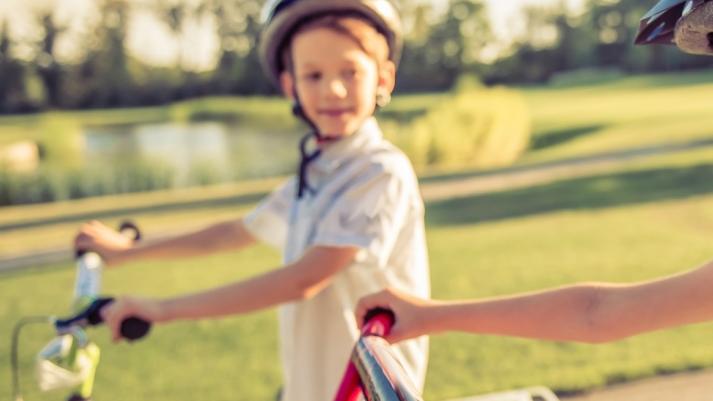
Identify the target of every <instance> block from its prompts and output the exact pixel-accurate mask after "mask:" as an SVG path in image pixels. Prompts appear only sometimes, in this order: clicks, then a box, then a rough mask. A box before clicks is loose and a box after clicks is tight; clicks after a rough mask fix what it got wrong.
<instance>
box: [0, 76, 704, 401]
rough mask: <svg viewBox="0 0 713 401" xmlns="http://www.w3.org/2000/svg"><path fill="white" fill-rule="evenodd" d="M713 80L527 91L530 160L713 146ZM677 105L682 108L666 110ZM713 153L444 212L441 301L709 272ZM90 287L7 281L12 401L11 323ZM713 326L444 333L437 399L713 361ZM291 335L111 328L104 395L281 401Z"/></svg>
mask: <svg viewBox="0 0 713 401" xmlns="http://www.w3.org/2000/svg"><path fill="white" fill-rule="evenodd" d="M710 77H711V76H710V75H706V74H700V75H695V76H691V75H685V76H676V77H644V78H629V79H624V80H617V81H612V82H609V83H602V84H601V85H598V86H596V87H595V86H592V87H568V88H557V89H550V90H547V89H528V90H526V91H525V93H526V96H527V98H528V99H529V101H530V104H531V107H532V114H533V119H534V123H535V128H536V135H535V144H537V146H536V147H535V148H534V149H533V150H532V151H531V153H530V154H529V155H528V156H527V157H526V159H525V160H524V162H526V163H527V162H537V161H544V160H556V159H559V158H566V157H576V156H581V155H585V154H590V153H595V152H599V151H612V150H619V149H622V148H628V147H632V146H644V145H647V144H655V143H662V142H677V141H689V140H693V139H702V138H710V137H712V136H713V132H712V131H711V129H710V127H713V124H711V122H713V121H710V118H709V117H708V116H706V114H710V112H709V110H710V99H711V98H713V97H712V96H713V87H712V86H711V85H710V84H707V83H706V80H708V82H710ZM681 97H682V99H683V100H681V101H673V102H671V100H672V99H677V98H681ZM433 99H435V98H432V97H429V96H425V97H413V98H410V99H408V101H407V102H406V103H402V105H401V106H399V107H402V108H403V109H402V110H401V112H403V110H416V109H419V108H423V107H425V106H424V105H425V104H428V102H430V101H433ZM637 99H638V100H637ZM666 99H668V100H669V103H670V105H669V106H670V107H664V106H662V105H660V102H661V101H663V100H666ZM706 99H708V102H707V103H706V102H705V100H706ZM408 102H411V103H410V104H409V103H408ZM644 106H646V107H644ZM706 110H708V112H707V113H706V112H704V111H706ZM687 116H688V117H687ZM712 160H713V149H711V148H700V149H695V150H689V151H686V152H680V153H676V154H669V155H660V156H655V157H650V158H647V159H642V160H639V161H635V162H631V163H627V164H626V165H623V166H621V167H620V168H619V169H617V170H615V171H610V172H607V173H599V174H593V175H588V176H583V177H578V178H572V179H567V180H563V181H558V182H554V183H549V184H542V185H536V186H532V187H526V188H520V189H514V190H509V191H503V192H498V193H491V194H484V195H478V196H471V197H465V198H459V199H451V200H447V201H442V202H437V203H430V204H428V205H427V230H428V244H429V252H430V259H431V271H432V280H433V294H434V297H437V298H446V299H455V298H461V297H485V296H493V295H503V294H510V293H514V292H521V291H529V290H536V289H542V288H546V287H552V286H558V285H562V284H567V283H571V282H574V281H582V280H584V281H593V280H611V281H617V282H630V281H634V280H642V279H647V278H652V277H657V276H660V275H664V274H670V273H674V272H678V271H681V270H684V269H688V268H691V267H694V266H696V265H698V264H701V263H703V262H705V261H706V260H707V259H709V258H710V257H711V254H712V253H713V248H712V247H711V241H710V238H711V233H713V180H711V177H713V162H712ZM273 184H274V183H273V182H258V183H248V184H244V185H242V186H235V187H222V188H213V189H201V191H198V192H196V193H190V192H180V193H176V192H164V193H156V194H144V195H132V196H121V197H109V198H102V199H93V200H83V201H77V202H68V203H64V204H59V205H35V206H28V207H17V208H3V209H0V226H2V227H4V228H3V229H0V243H4V244H7V245H3V246H4V248H0V253H2V252H5V253H7V252H12V251H13V250H17V249H22V247H30V246H32V247H39V246H44V245H48V244H54V245H56V244H63V243H66V242H65V241H68V240H69V239H70V237H71V235H72V233H73V232H74V231H75V230H76V227H77V225H78V224H79V223H80V222H81V221H83V220H84V219H86V218H89V217H92V216H96V217H100V218H102V219H103V220H106V221H109V222H111V223H113V222H115V221H118V220H120V219H121V218H123V217H133V218H135V219H136V220H137V221H138V222H139V223H140V224H141V225H143V226H144V227H146V230H147V231H148V232H149V233H156V234H160V233H162V232H166V231H172V230H177V229H182V228H188V227H193V226H195V225H199V224H205V223H207V222H209V221H212V220H215V219H222V218H229V217H232V216H237V215H240V213H241V212H242V211H244V210H246V209H247V208H249V207H251V205H253V204H254V201H255V199H257V198H258V195H260V194H263V193H265V191H266V190H267V189H268V188H269V187H271V186H272V185H273ZM13 227H14V228H13ZM28 249H30V248H28ZM277 263H279V256H278V255H277V254H276V253H275V252H273V251H272V250H270V249H268V248H265V247H258V248H256V249H252V250H249V251H246V252H244V253H238V254H225V255H216V256H213V257H210V258H205V259H196V260H190V261H176V262H162V263H137V264H133V265H130V266H126V268H122V269H116V270H110V271H108V272H106V274H105V280H104V281H105V284H104V289H105V291H106V292H107V293H111V294H122V293H135V294H143V295H148V296H165V295H170V294H176V293H181V292H184V291H192V290H196V289H199V288H206V287H210V286H214V285H219V284H222V283H225V282H226V281H230V280H237V279H240V278H244V277H247V276H250V275H253V274H256V273H258V272H261V271H264V270H265V269H268V268H270V267H273V266H275V265H276V264H277ZM73 280H74V271H73V268H72V266H71V265H70V264H62V265H57V266H51V267H44V268H39V267H38V268H36V269H30V270H25V271H20V272H12V273H5V274H2V275H0V360H2V361H3V362H0V383H2V384H0V399H9V398H10V386H9V383H10V380H9V379H10V376H9V364H8V363H7V362H5V361H8V360H9V338H10V330H11V327H12V325H13V324H14V322H15V321H17V319H18V318H19V317H20V316H23V315H34V314H44V313H55V314H61V313H63V312H65V311H66V310H68V305H69V302H70V296H71V291H72V286H73ZM26 330H27V331H26V336H24V337H23V342H22V344H21V355H20V356H21V360H22V374H23V385H24V388H26V389H27V391H26V397H25V398H26V399H27V400H28V401H33V400H56V399H58V398H60V397H63V394H61V393H48V394H41V393H39V392H38V391H37V390H36V389H34V386H33V384H32V359H33V357H34V353H35V352H36V351H37V350H38V349H39V348H40V347H41V346H42V345H43V344H44V342H46V341H47V340H48V335H49V331H48V330H47V329H45V328H42V327H32V328H28V329H26ZM711 330H713V324H702V325H695V326H689V327H685V328H679V329H674V330H667V331H661V332H656V333H652V334H647V335H642V336H638V337H635V338H632V339H628V340H624V341H619V342H616V343H613V344H608V345H596V346H595V345H579V344H569V343H557V342H542V341H532V340H523V339H514V338H497V337H494V336H465V335H457V334H454V335H444V336H438V337H434V338H433V341H432V348H431V351H432V352H431V363H430V368H429V375H428V380H427V385H426V392H425V395H424V396H425V399H426V400H428V401H439V400H445V399H448V398H453V397H460V396H466V395H471V394H476V393H483V392H488V391H494V390H502V389H508V388H512V387H518V386H530V385H538V384H543V385H547V386H550V387H552V388H554V389H556V390H558V391H560V392H561V393H568V392H573V391H579V390H582V389H590V388H594V387H599V386H603V385H606V384H609V383H617V382H621V381H625V380H629V379H632V378H637V377H643V376H649V375H653V374H656V373H662V372H671V371H680V370H686V369H697V368H703V367H713V342H711V341H710V338H711ZM276 332H277V327H276V316H275V313H274V311H272V310H270V311H266V312H261V313H256V314H253V315H249V316H244V317H235V318H230V319H225V320H220V321H205V322H198V323H195V322H194V323H177V324H173V325H170V326H165V327H158V328H156V329H155V330H154V331H153V332H152V335H151V337H150V338H148V339H147V340H145V341H143V342H139V343H137V344H134V345H127V344H121V345H118V346H115V345H112V344H110V343H109V340H108V334H107V333H106V331H104V330H96V331H94V332H93V335H94V337H95V338H96V340H97V342H98V343H99V344H100V346H101V347H102V350H103V355H102V359H103V361H102V364H101V366H100V370H99V374H98V379H97V385H96V394H95V396H96V397H95V398H96V399H99V400H102V401H114V400H116V401H119V400H122V401H123V400H127V399H135V400H152V401H162V400H166V401H169V400H170V401H180V400H196V399H210V400H246V401H247V400H251V401H269V400H273V399H274V398H275V394H276V392H277V389H278V388H279V385H280V376H279V361H278V355H277V335H276Z"/></svg>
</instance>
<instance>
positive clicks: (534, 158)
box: [522, 71, 713, 163]
mask: <svg viewBox="0 0 713 401" xmlns="http://www.w3.org/2000/svg"><path fill="white" fill-rule="evenodd" d="M524 94H525V98H526V99H527V101H528V103H529V105H530V110H531V115H532V117H533V125H534V132H533V142H532V144H531V149H530V151H529V152H528V154H527V155H526V156H525V158H524V159H523V160H522V162H525V163H530V162H538V161H546V160H556V159H561V158H565V157H576V156H583V155H588V154H593V153H601V152H609V151H612V150H618V149H626V148H635V147H640V146H645V145H654V144H663V143H676V142H679V143H680V142H686V141H692V140H699V139H705V138H711V137H712V136H713V128H712V127H713V114H711V112H710V110H711V99H713V73H711V72H709V71H706V72H699V73H691V74H682V75H651V76H642V77H631V78H624V79H616V80H611V81H605V82H601V83H598V84H596V85H591V86H572V87H565V88H558V89H552V88H547V87H542V88H530V89H525V90H524Z"/></svg>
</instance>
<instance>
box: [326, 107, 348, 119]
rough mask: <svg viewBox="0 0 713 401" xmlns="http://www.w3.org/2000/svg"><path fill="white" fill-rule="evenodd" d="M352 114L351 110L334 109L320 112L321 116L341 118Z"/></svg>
mask: <svg viewBox="0 0 713 401" xmlns="http://www.w3.org/2000/svg"><path fill="white" fill-rule="evenodd" d="M351 112H352V109H351V108H334V109H322V110H319V114H321V115H323V116H326V117H341V116H343V115H345V114H349V113H351Z"/></svg>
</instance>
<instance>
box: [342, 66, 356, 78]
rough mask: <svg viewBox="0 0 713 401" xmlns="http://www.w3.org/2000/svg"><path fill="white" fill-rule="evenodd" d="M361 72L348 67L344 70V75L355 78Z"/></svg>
mask: <svg viewBox="0 0 713 401" xmlns="http://www.w3.org/2000/svg"><path fill="white" fill-rule="evenodd" d="M358 74H359V71H357V70H356V68H348V69H346V70H344V71H342V75H343V76H344V77H346V78H354V77H356V76H357V75H358Z"/></svg>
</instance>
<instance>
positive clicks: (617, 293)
mask: <svg viewBox="0 0 713 401" xmlns="http://www.w3.org/2000/svg"><path fill="white" fill-rule="evenodd" d="M712 284H713V262H710V263H708V264H707V265H705V266H703V267H700V268H698V269H695V270H692V271H689V272H686V273H682V274H679V275H675V276H670V277H666V278H662V279H658V280H652V281H646V282H640V283H634V284H611V283H583V284H575V285H571V286H567V287H562V288H558V289H552V290H546V291H543V292H537V293H531V294H522V295H515V296H509V297H502V298H493V299H484V300H474V301H456V302H440V301H428V300H421V299H417V298H413V297H409V296H408V295H406V294H402V293H399V292H397V291H394V290H389V291H386V292H382V293H379V294H376V295H373V296H370V297H367V298H365V299H364V300H362V302H360V305H359V307H358V308H357V317H358V320H360V319H359V317H360V316H362V315H363V314H364V313H365V312H366V311H367V310H368V309H371V308H374V307H377V306H378V307H386V308H390V309H393V310H394V312H395V314H396V325H395V326H394V328H393V330H392V333H391V336H390V337H389V340H390V341H400V340H403V339H406V338H411V337H415V336H418V335H422V334H428V333H437V332H442V331H464V332H471V333H481V334H496V335H509V336H518V337H528V338H536V339H546V340H561V341H580V342H590V343H600V342H607V341H613V340H617V339H620V338H624V337H628V336H631V335H635V334H638V333H642V332H646V331H651V330H656V329H661V328H665V327H672V326H678V325H682V324H687V323H694V322H701V321H706V320H713V291H710V287H711V285H712Z"/></svg>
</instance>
